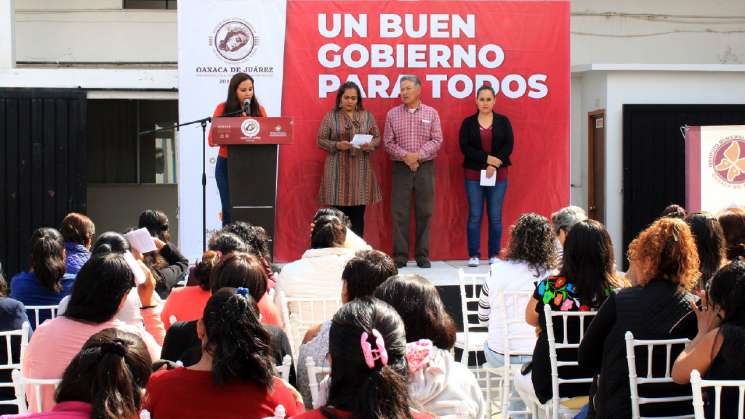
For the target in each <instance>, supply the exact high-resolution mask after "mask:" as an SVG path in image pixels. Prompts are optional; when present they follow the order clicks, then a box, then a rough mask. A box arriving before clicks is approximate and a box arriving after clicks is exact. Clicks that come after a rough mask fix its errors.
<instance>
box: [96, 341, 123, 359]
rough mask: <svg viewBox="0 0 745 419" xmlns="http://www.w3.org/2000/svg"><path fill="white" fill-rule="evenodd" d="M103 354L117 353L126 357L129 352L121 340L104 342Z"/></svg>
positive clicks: (102, 346)
mask: <svg viewBox="0 0 745 419" xmlns="http://www.w3.org/2000/svg"><path fill="white" fill-rule="evenodd" d="M100 348H101V353H102V354H115V355H119V356H120V357H122V358H123V357H124V356H125V355H126V354H127V348H126V347H125V346H124V345H123V344H121V343H120V342H116V341H114V342H104V343H102V344H101V346H100Z"/></svg>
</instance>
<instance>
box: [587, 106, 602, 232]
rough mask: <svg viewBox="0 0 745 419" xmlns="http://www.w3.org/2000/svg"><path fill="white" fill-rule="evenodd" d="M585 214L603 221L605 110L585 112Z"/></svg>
mask: <svg viewBox="0 0 745 419" xmlns="http://www.w3.org/2000/svg"><path fill="white" fill-rule="evenodd" d="M587 134H588V136H587V186H588V187H587V210H588V211H587V215H588V217H590V218H592V219H593V220H597V221H600V222H601V223H605V110H597V111H593V112H590V113H588V114H587Z"/></svg>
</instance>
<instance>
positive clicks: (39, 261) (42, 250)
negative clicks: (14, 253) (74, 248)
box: [31, 227, 67, 294]
mask: <svg viewBox="0 0 745 419" xmlns="http://www.w3.org/2000/svg"><path fill="white" fill-rule="evenodd" d="M64 251H65V242H64V239H63V238H62V235H61V234H60V233H59V231H57V230H55V229H53V228H50V227H42V228H38V229H36V230H35V231H34V233H33V234H32V235H31V267H32V268H33V270H34V274H35V275H36V279H37V280H38V281H39V284H41V286H43V287H44V288H46V289H48V290H49V291H51V292H53V293H55V294H56V293H59V292H60V291H62V284H61V283H60V279H62V276H63V275H64V274H65V271H66V270H67V266H66V265H65V258H64V256H63V255H64Z"/></svg>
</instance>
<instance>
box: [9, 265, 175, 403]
mask: <svg viewBox="0 0 745 419" xmlns="http://www.w3.org/2000/svg"><path fill="white" fill-rule="evenodd" d="M133 284H134V275H133V274H132V271H131V269H130V267H129V265H128V264H127V262H126V261H125V260H124V257H123V256H122V255H120V254H116V253H108V254H104V255H103V256H97V255H95V254H94V256H93V257H91V259H90V260H89V261H88V263H86V264H85V265H84V266H83V268H82V269H81V270H80V272H79V273H78V277H77V280H76V282H75V288H74V289H73V291H72V295H71V296H70V302H69V304H68V306H67V310H66V311H65V314H64V315H62V316H58V317H55V318H54V319H51V320H48V321H46V322H44V323H43V324H40V325H39V327H37V328H36V331H35V332H34V335H33V336H32V337H31V342H30V343H29V345H28V348H27V349H26V354H25V356H24V359H23V367H22V371H23V376H24V377H28V378H61V377H62V373H63V372H64V369H65V367H66V366H67V365H68V364H69V363H70V360H72V358H73V357H74V356H75V354H77V353H78V351H80V348H81V347H82V346H83V344H84V343H85V342H86V341H87V340H88V338H90V337H91V336H92V335H94V334H96V333H97V332H100V331H101V330H103V329H108V328H112V327H113V328H116V329H119V330H122V331H125V332H130V333H133V334H136V335H138V336H139V337H140V338H141V339H142V340H143V341H144V342H145V345H147V349H148V352H149V353H150V357H151V358H152V359H159V358H160V345H158V343H157V342H156V341H155V339H154V338H153V337H152V336H151V335H150V334H149V333H148V332H146V331H145V329H144V328H142V327H135V326H130V325H127V324H124V323H123V322H121V321H119V320H117V319H116V318H115V317H114V316H115V315H116V312H117V310H118V309H119V307H120V306H121V305H122V304H123V303H124V300H125V298H126V295H127V293H129V290H130V289H131V288H132V286H133ZM149 284H150V289H149V290H148V291H149V294H151V295H152V289H153V288H154V287H155V282H154V281H152V280H151V281H149ZM145 294H148V293H147V292H145V293H143V295H145ZM141 297H142V298H143V299H144V297H143V296H142V295H141ZM143 304H147V301H146V300H143ZM148 318H149V317H148ZM44 390H46V391H44ZM50 390H51V389H43V391H42V402H43V408H44V410H48V409H49V408H51V407H52V406H53V404H54V395H53V394H52V391H50ZM28 397H29V399H30V400H29V405H30V406H32V407H34V406H35V402H33V401H32V400H31V399H35V398H34V395H33V394H28Z"/></svg>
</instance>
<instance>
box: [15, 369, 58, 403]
mask: <svg viewBox="0 0 745 419" xmlns="http://www.w3.org/2000/svg"><path fill="white" fill-rule="evenodd" d="M61 381H62V379H60V378H54V379H35V378H26V377H24V376H23V375H22V374H21V371H20V370H13V388H14V389H15V394H16V400H15V404H16V405H17V406H18V413H28V411H29V409H28V405H27V404H26V387H27V386H28V388H30V389H31V391H33V392H34V396H35V397H34V400H35V403H36V406H35V410H34V411H35V412H41V411H42V403H41V402H42V394H41V387H42V386H54V388H55V389H56V388H57V386H59V383H60V382H61Z"/></svg>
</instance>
